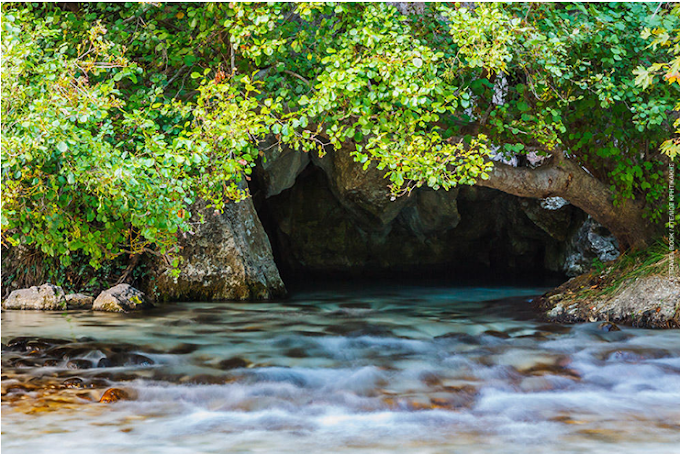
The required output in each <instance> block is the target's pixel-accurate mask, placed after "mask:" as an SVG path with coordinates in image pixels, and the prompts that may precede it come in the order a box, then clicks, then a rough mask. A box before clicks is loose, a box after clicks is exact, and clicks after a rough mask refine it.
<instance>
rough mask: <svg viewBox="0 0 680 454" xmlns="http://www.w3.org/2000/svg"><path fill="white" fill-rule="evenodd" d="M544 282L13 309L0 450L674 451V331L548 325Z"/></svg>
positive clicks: (679, 416) (677, 416) (678, 426)
mask: <svg viewBox="0 0 680 454" xmlns="http://www.w3.org/2000/svg"><path fill="white" fill-rule="evenodd" d="M544 290H545V289H542V288H527V287H492V288H483V287H479V288H476V287H458V288H450V287H449V288H447V287H422V286H420V287H419V286H391V287H385V286H383V287H373V288H371V287H367V288H357V287H354V288H352V287H346V288H335V289H333V290H328V289H327V290H319V291H309V290H308V291H305V292H300V293H298V294H296V295H294V297H292V298H291V299H288V300H282V301H275V302H220V303H217V302H216V303H182V304H172V305H165V306H161V307H159V308H157V309H154V310H152V311H149V312H146V313H134V314H108V313H96V312H88V311H75V312H68V313H59V312H37V311H35V312H32V311H4V312H3V313H2V342H3V352H2V375H3V376H2V387H3V390H2V394H3V395H2V449H3V451H4V452H5V453H6V454H19V453H31V454H35V453H51V454H58V453H67V454H80V453H88V454H89V453H126V454H129V453H163V454H175V453H177V454H179V453H225V452H234V453H279V452H280V453H299V452H306V453H317V452H318V453H330V452H333V453H335V452H347V453H388V452H389V453H392V452H399V453H454V452H455V453H522V454H524V453H527V452H531V453H544V452H545V453H581V452H588V453H607V454H610V453H612V452H616V453H646V454H651V453H677V452H680V331H678V330H670V331H655V330H642V329H633V328H627V327H621V330H620V331H607V330H606V329H603V327H600V326H599V324H597V323H592V324H581V325H573V326H567V325H557V324H546V323H544V322H541V321H539V320H537V319H535V318H534V315H533V314H532V313H531V311H530V304H529V303H528V301H529V299H530V297H531V296H534V295H537V294H540V293H542V292H543V291H544ZM112 387H115V388H119V389H121V390H123V391H124V395H125V397H124V398H122V399H121V400H118V401H115V402H111V403H99V399H100V398H101V396H102V395H103V393H104V391H105V390H106V389H107V388H112Z"/></svg>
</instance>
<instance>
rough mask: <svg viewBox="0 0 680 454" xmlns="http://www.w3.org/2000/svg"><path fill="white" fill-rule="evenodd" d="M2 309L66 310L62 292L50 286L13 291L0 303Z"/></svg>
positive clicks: (57, 287)
mask: <svg viewBox="0 0 680 454" xmlns="http://www.w3.org/2000/svg"><path fill="white" fill-rule="evenodd" d="M2 307H3V309H28V310H40V311H56V310H60V309H66V298H65V294H64V290H63V289H62V288H61V287H59V286H57V285H52V284H49V283H48V284H43V285H41V286H39V287H37V286H35V287H31V288H24V289H20V290H14V291H13V292H12V293H10V295H9V297H7V299H6V300H5V302H4V303H2Z"/></svg>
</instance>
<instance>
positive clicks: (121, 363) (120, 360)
mask: <svg viewBox="0 0 680 454" xmlns="http://www.w3.org/2000/svg"><path fill="white" fill-rule="evenodd" d="M106 359H107V360H108V362H106V361H103V360H104V358H102V359H101V360H99V363H101V364H102V366H99V364H98V365H97V367H127V366H152V365H153V364H154V361H153V360H152V359H151V358H148V357H146V356H144V355H139V354H137V353H114V354H113V355H111V356H110V357H108V358H106ZM104 364H109V365H104Z"/></svg>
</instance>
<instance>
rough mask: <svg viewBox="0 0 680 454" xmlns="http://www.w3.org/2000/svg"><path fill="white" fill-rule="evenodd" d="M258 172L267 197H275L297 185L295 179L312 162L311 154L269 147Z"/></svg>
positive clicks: (258, 167) (264, 152)
mask: <svg viewBox="0 0 680 454" xmlns="http://www.w3.org/2000/svg"><path fill="white" fill-rule="evenodd" d="M263 154H264V156H263V158H262V163H261V165H259V166H257V168H256V172H257V174H258V176H259V178H260V180H262V186H263V187H264V189H265V197H271V196H275V195H277V194H280V193H281V192H282V191H284V190H286V189H288V188H290V187H292V186H293V184H295V179H296V178H297V177H298V175H300V173H301V172H302V171H303V170H304V169H305V168H306V167H307V165H308V164H309V162H310V157H309V153H305V152H303V151H297V150H293V149H291V148H287V147H285V148H280V147H278V146H272V145H269V146H267V147H265V151H263Z"/></svg>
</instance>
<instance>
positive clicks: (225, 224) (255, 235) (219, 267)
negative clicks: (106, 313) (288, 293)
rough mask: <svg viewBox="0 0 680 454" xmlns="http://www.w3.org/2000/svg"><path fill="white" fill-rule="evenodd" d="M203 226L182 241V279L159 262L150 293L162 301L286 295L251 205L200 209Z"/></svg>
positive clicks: (197, 211) (197, 209) (196, 212)
mask: <svg viewBox="0 0 680 454" xmlns="http://www.w3.org/2000/svg"><path fill="white" fill-rule="evenodd" d="M193 213H194V215H197V218H198V215H203V217H204V219H205V222H203V223H200V224H199V225H197V226H196V228H195V230H194V232H193V234H187V235H186V238H182V239H181V240H180V245H181V247H182V250H181V257H182V261H181V262H180V265H179V275H178V276H173V274H172V272H171V269H170V267H169V266H167V265H166V264H165V263H163V262H161V261H160V260H159V261H158V262H157V263H156V264H155V266H154V267H153V276H152V278H151V279H150V280H149V282H148V284H147V286H146V291H147V294H150V295H153V296H154V297H155V298H156V299H158V300H163V301H190V300H194V301H207V300H229V299H239V300H241V299H267V298H274V297H279V296H283V295H285V287H284V285H283V281H282V280H281V277H280V276H279V271H278V269H277V267H276V264H275V263H274V258H273V255H272V250H271V245H270V244H269V239H268V238H267V235H266V233H265V231H264V228H263V227H262V224H261V223H260V220H259V218H258V216H257V213H256V212H255V208H254V207H253V202H252V200H251V199H250V198H249V199H246V200H244V201H242V202H239V203H230V204H228V205H227V206H226V207H225V209H224V213H221V214H220V213H215V212H214V211H213V210H207V209H205V206H204V205H203V204H200V203H199V204H197V205H196V206H195V207H194V210H193Z"/></svg>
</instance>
